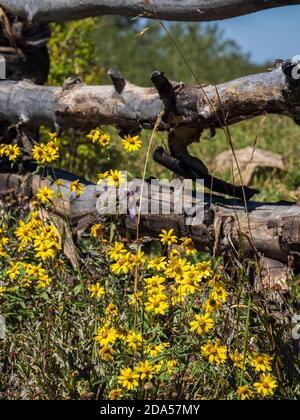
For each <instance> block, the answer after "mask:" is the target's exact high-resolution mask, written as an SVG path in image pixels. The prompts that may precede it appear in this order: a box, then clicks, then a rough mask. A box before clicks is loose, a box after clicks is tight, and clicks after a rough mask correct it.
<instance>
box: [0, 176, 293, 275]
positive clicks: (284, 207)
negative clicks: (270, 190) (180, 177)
mask: <svg viewBox="0 0 300 420" xmlns="http://www.w3.org/2000/svg"><path fill="white" fill-rule="evenodd" d="M50 173H51V171H50V170H49V174H50ZM45 174H46V175H47V172H45ZM55 176H56V177H58V178H60V179H62V180H63V186H60V187H59V188H60V192H61V193H62V197H63V198H56V199H54V201H53V209H52V212H53V213H55V214H57V215H59V216H63V217H64V218H65V217H67V218H68V220H69V222H70V224H71V226H72V227H73V229H74V231H77V230H80V231H81V232H82V231H84V230H86V229H87V228H88V227H90V226H91V225H92V224H93V223H95V222H96V221H97V220H98V221H99V220H102V221H103V220H105V218H110V217H111V215H109V214H107V215H105V216H103V215H99V211H98V210H97V208H98V207H97V200H98V199H99V196H100V195H101V193H102V192H101V191H99V188H98V186H96V185H94V184H91V183H89V182H87V181H84V180H81V182H82V183H83V184H85V191H84V192H83V194H82V195H81V196H80V197H76V196H75V195H74V193H71V192H70V183H71V182H72V181H73V180H74V179H75V178H76V177H75V176H74V175H72V174H69V173H67V172H65V171H60V170H56V171H55ZM45 185H48V186H51V188H52V189H53V190H56V191H57V189H58V187H57V186H56V185H55V184H54V183H52V182H51V181H50V180H49V179H45V178H43V179H42V178H41V176H40V175H38V174H35V175H32V173H31V172H28V173H25V174H16V173H12V172H1V173H0V192H1V193H0V195H1V197H2V199H4V201H5V197H8V196H11V195H14V196H17V197H18V199H19V200H20V197H22V198H23V200H30V199H32V198H33V196H34V195H35V194H36V193H37V191H38V189H39V188H40V187H43V186H45ZM131 193H132V192H131ZM133 199H134V200H136V202H137V203H138V204H139V202H140V193H136V196H135V197H133ZM144 200H148V201H149V200H152V201H159V202H160V203H159V205H161V196H160V195H157V194H152V195H150V196H147V197H144V198H143V201H144ZM173 206H174V202H173V203H171V212H172V208H173ZM247 207H248V212H246V211H245V206H244V205H243V202H242V201H240V200H232V199H231V200H229V199H225V198H223V197H220V196H217V195H209V194H205V195H204V218H203V220H202V221H201V223H200V224H195V225H188V224H187V218H188V217H191V215H190V213H189V214H186V213H183V214H178V215H175V214H171V215H170V214H141V219H140V225H139V231H140V233H141V234H142V235H146V236H149V237H151V238H157V237H158V235H159V233H160V232H161V230H162V229H174V231H175V233H176V234H177V235H178V236H189V237H191V238H192V239H193V240H194V242H195V244H196V246H197V248H198V249H199V250H202V251H206V252H211V253H212V254H214V255H215V256H221V255H227V256H228V255H229V256H231V257H234V258H237V259H242V258H245V257H249V258H253V257H258V258H262V257H265V258H266V261H267V262H268V264H269V265H270V259H271V260H276V261H279V262H281V263H283V264H284V266H285V267H287V266H289V267H292V268H294V269H295V271H297V270H299V268H300V206H298V205H296V204H294V203H289V202H279V203H261V202H255V201H250V202H249V203H248V206H247ZM128 213H129V212H128ZM103 218H104V219H103ZM137 218H138V216H137V214H136V215H135V216H134V217H133V216H132V214H131V215H130V214H127V215H124V216H120V220H121V225H123V227H124V228H126V229H127V230H128V231H129V232H131V234H132V235H133V236H134V237H135V236H136V232H137Z"/></svg>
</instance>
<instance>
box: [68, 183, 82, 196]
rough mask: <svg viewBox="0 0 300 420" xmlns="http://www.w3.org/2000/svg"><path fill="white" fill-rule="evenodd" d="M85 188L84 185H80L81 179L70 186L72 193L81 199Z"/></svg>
mask: <svg viewBox="0 0 300 420" xmlns="http://www.w3.org/2000/svg"><path fill="white" fill-rule="evenodd" d="M84 188H85V187H84V185H82V184H80V181H79V179H77V180H76V181H74V182H72V184H71V185H70V192H74V193H75V194H76V196H77V197H80V196H81V194H82V193H83V191H84Z"/></svg>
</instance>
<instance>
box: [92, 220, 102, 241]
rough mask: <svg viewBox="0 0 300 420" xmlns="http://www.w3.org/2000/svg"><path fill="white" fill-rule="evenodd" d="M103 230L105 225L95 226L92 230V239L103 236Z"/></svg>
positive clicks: (98, 224) (97, 224)
mask: <svg viewBox="0 0 300 420" xmlns="http://www.w3.org/2000/svg"><path fill="white" fill-rule="evenodd" d="M102 229H103V225H102V224H101V223H96V224H95V225H94V226H92V229H91V235H92V237H93V238H98V237H99V236H101V233H102Z"/></svg>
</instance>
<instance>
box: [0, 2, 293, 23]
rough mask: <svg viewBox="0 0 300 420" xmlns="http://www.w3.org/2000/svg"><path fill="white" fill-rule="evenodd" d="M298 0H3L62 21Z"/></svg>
mask: <svg viewBox="0 0 300 420" xmlns="http://www.w3.org/2000/svg"><path fill="white" fill-rule="evenodd" d="M295 4H299V1H298V0H268V1H262V0H142V1H136V0H22V1H20V0H1V1H0V5H1V6H2V7H3V8H5V10H6V11H7V12H10V13H12V14H14V15H17V16H20V17H22V18H23V19H27V20H28V21H29V22H35V23H37V22H38V23H40V22H63V21H67V20H73V19H82V18H86V17H89V16H102V15H122V16H129V17H135V16H143V17H147V18H150V19H166V20H177V21H209V20H217V19H227V18H230V17H234V16H241V15H244V14H247V13H253V12H257V11H259V10H265V9H270V8H273V7H280V6H288V5H295Z"/></svg>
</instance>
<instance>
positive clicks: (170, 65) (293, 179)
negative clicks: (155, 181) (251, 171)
mask: <svg viewBox="0 0 300 420" xmlns="http://www.w3.org/2000/svg"><path fill="white" fill-rule="evenodd" d="M167 30H168V31H169V33H170V34H171V38H172V39H173V41H175V42H176V44H177V46H178V48H179V49H180V50H181V52H182V53H183V54H184V56H185V57H186V59H187V60H188V62H189V64H190V66H191V67H192V68H193V71H194V73H195V74H196V76H197V79H198V80H199V81H200V82H201V83H203V84H205V83H221V82H224V81H228V80H230V79H234V78H237V77H240V76H244V75H247V74H251V73H256V72H260V71H266V69H267V68H268V67H270V64H269V63H266V65H265V66H260V67H259V66H256V65H254V64H252V63H251V61H250V57H249V56H248V55H246V54H244V53H243V52H242V51H241V49H240V47H239V46H238V45H237V44H236V42H234V41H231V40H227V39H224V36H223V33H222V32H221V31H220V30H219V28H218V26H217V25H207V24H206V25H202V24H193V23H173V24H168V26H167ZM140 32H143V35H142V36H138V34H139V33H140ZM173 41H172V40H171V39H170V36H169V34H168V33H167V32H166V31H165V29H164V28H163V27H162V26H161V24H160V23H159V22H154V23H153V22H152V21H151V22H149V21H146V20H143V21H136V20H130V19H127V18H123V17H111V16H108V17H102V18H101V19H86V20H82V21H74V22H68V23H65V24H53V25H52V38H51V40H50V45H49V48H50V55H51V63H52V64H51V72H50V77H49V84H52V85H62V84H63V82H64V80H65V79H66V78H67V77H69V76H72V75H78V76H80V77H81V79H82V80H83V81H84V83H86V84H106V83H110V80H109V78H108V77H107V71H108V69H109V68H116V69H118V70H120V71H121V72H122V73H123V74H124V76H125V77H126V78H127V79H128V80H130V81H131V82H132V83H136V84H138V85H142V86H149V85H150V83H151V82H150V75H151V73H152V72H153V71H154V70H162V71H164V72H165V73H166V74H167V75H168V77H169V78H170V79H173V80H182V81H184V82H189V83H195V80H194V77H193V75H192V74H191V71H190V69H189V68H188V66H187V65H186V64H185V62H184V60H183V59H182V57H181V56H180V54H179V53H178V50H177V49H176V47H175V46H174V43H173ZM91 128H94V127H91ZM105 129H106V130H107V131H108V132H109V133H110V134H111V135H112V137H113V141H112V147H110V149H109V153H107V150H103V149H101V148H99V146H95V145H91V144H90V143H89V142H88V141H87V139H86V133H82V132H78V131H74V130H69V131H68V132H67V133H65V134H64V137H63V154H62V158H61V160H60V162H59V166H60V167H63V168H64V169H67V170H69V171H71V172H75V173H77V174H78V175H81V176H84V177H86V178H87V179H90V180H95V179H96V176H97V173H98V172H103V171H104V170H107V169H109V168H118V169H122V170H125V169H126V170H128V172H129V173H130V174H131V175H132V176H138V177H140V176H141V175H142V171H143V165H144V157H145V156H146V149H147V147H148V142H149V138H150V135H151V133H150V132H147V131H144V132H143V133H142V137H143V150H142V152H139V158H138V159H137V156H136V155H135V154H133V155H131V156H128V155H127V154H125V153H124V152H123V151H122V147H121V145H120V138H119V136H118V133H117V132H116V130H115V129H114V128H105ZM230 131H231V135H232V139H233V144H234V147H235V148H236V149H239V148H242V147H246V146H249V145H253V144H254V143H256V147H260V148H264V149H268V150H271V151H273V152H276V153H282V154H283V155H284V156H285V157H286V158H287V162H288V166H287V168H288V169H287V171H286V172H285V173H284V174H281V175H280V176H279V177H278V176H276V173H275V174H274V173H271V174H268V173H264V174H263V175H262V174H258V175H257V176H256V178H255V180H254V184H255V186H256V187H259V189H260V190H261V194H260V196H257V198H258V199H270V200H277V199H285V200H294V199H295V197H297V195H298V192H297V187H298V185H299V181H300V173H299V158H298V156H299V151H300V145H299V142H298V132H299V128H298V127H297V126H295V124H294V122H293V121H290V120H289V119H288V118H285V117H279V116H267V118H266V119H264V121H263V123H262V117H259V118H256V119H253V120H251V121H245V122H243V123H240V124H237V125H235V126H232V127H231V128H230ZM165 140H166V137H165V134H157V135H155V141H154V144H153V148H154V147H156V146H157V145H159V144H164V143H165ZM227 149H229V145H228V143H227V140H226V138H225V135H224V133H223V132H222V131H221V130H219V132H218V133H217V136H216V137H215V138H214V139H213V140H209V139H208V136H207V135H205V134H204V135H203V139H202V141H201V143H200V144H196V145H193V146H192V152H193V153H194V154H195V155H197V156H199V157H201V158H202V159H203V160H204V162H205V163H207V164H208V166H209V163H210V162H211V160H212V159H213V158H214V157H215V156H216V155H217V154H218V153H220V152H221V151H223V150H227ZM147 175H152V176H167V177H170V176H171V174H170V173H168V172H167V171H165V170H164V168H160V167H159V166H158V165H156V164H155V163H154V162H153V161H152V160H150V162H149V165H148V171H147ZM217 175H218V176H223V177H224V178H226V179H230V174H228V173H222V174H217Z"/></svg>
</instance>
